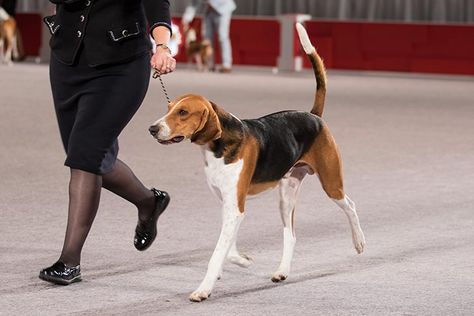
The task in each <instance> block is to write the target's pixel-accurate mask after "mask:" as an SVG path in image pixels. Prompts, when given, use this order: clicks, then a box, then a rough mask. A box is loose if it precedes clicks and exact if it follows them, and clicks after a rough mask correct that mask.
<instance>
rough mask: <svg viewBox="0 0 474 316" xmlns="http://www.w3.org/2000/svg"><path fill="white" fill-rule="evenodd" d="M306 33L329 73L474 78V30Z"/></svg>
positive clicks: (389, 26) (366, 27)
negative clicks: (332, 70)
mask: <svg viewBox="0 0 474 316" xmlns="http://www.w3.org/2000/svg"><path fill="white" fill-rule="evenodd" d="M306 28H307V30H308V34H309V36H310V37H311V39H312V41H314V44H315V46H316V47H317V48H318V50H319V52H320V54H321V56H323V58H325V59H328V58H329V60H330V63H329V64H328V68H337V69H360V70H389V71H406V72H430V73H451V74H467V75H474V25H433V24H402V23H363V22H339V21H338V22H331V21H309V22H306ZM305 66H306V67H311V65H310V63H309V62H306V61H305Z"/></svg>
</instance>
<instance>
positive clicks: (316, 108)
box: [308, 50, 327, 117]
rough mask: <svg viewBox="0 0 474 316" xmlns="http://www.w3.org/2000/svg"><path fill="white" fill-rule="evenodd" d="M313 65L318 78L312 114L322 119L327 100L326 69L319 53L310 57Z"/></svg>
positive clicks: (314, 52)
mask: <svg viewBox="0 0 474 316" xmlns="http://www.w3.org/2000/svg"><path fill="white" fill-rule="evenodd" d="M308 58H309V60H310V61H311V64H312V65H313V71H314V75H315V77H316V96H315V98H314V104H313V108H312V109H311V113H313V114H315V115H317V116H319V117H322V115H323V111H324V101H325V100H326V85H327V79H326V68H325V67H324V63H323V60H322V59H321V57H320V56H319V55H318V53H317V52H316V50H315V51H313V52H312V53H311V54H309V55H308Z"/></svg>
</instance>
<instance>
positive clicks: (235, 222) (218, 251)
mask: <svg viewBox="0 0 474 316" xmlns="http://www.w3.org/2000/svg"><path fill="white" fill-rule="evenodd" d="M222 213H223V221H222V230H221V234H220V236H219V240H218V241H217V245H216V248H215V249H214V253H213V254H212V257H211V260H210V261H209V265H208V267H207V273H206V276H205V277H204V280H202V282H201V285H199V287H198V288H197V290H196V291H194V292H193V293H192V294H191V295H190V296H189V299H190V300H191V301H193V302H201V301H203V300H205V299H207V298H208V297H209V296H210V295H211V291H212V289H213V288H214V285H215V283H216V281H217V279H218V277H219V275H220V273H221V271H222V265H223V264H224V260H225V258H226V256H227V253H228V252H229V249H230V247H231V246H232V244H233V243H234V240H235V238H236V235H237V231H238V230H239V227H240V223H241V222H242V220H243V217H244V214H243V213H241V212H240V211H239V208H238V207H237V203H235V202H233V203H226V202H225V201H224V205H223V210H222Z"/></svg>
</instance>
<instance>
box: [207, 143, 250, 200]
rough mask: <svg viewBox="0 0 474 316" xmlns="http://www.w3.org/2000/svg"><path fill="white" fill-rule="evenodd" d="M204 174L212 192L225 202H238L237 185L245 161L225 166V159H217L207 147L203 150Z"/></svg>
mask: <svg viewBox="0 0 474 316" xmlns="http://www.w3.org/2000/svg"><path fill="white" fill-rule="evenodd" d="M202 153H203V156H204V157H203V158H204V172H205V174H206V178H207V184H208V185H209V188H210V189H211V191H212V192H213V193H214V194H215V195H216V196H217V197H218V198H219V199H220V200H221V201H224V202H226V201H227V202H230V201H232V203H233V202H234V201H235V203H236V202H237V184H238V182H239V177H240V173H241V171H242V166H243V160H242V159H240V160H237V161H236V162H234V163H230V164H225V163H224V158H216V157H215V156H214V153H213V152H211V151H210V150H208V148H207V147H203V148H202Z"/></svg>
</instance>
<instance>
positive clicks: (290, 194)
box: [272, 167, 308, 282]
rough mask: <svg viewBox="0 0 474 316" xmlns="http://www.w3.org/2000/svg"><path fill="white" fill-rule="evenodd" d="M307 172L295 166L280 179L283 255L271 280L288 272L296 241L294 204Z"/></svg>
mask: <svg viewBox="0 0 474 316" xmlns="http://www.w3.org/2000/svg"><path fill="white" fill-rule="evenodd" d="M307 173H308V171H307V169H306V168H304V167H303V168H295V169H294V170H293V171H292V172H291V174H290V175H289V176H287V177H284V178H283V179H282V180H281V181H280V215H281V220H282V221H283V255H282V258H281V262H280V266H279V267H278V270H277V271H276V272H275V273H274V274H273V276H272V281H273V282H280V281H283V280H285V279H286V278H288V275H289V274H290V266H291V260H292V258H293V251H294V248H295V243H296V235H295V206H296V200H297V198H298V192H299V189H300V186H301V183H302V181H303V179H304V177H305V176H306V174H307Z"/></svg>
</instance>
